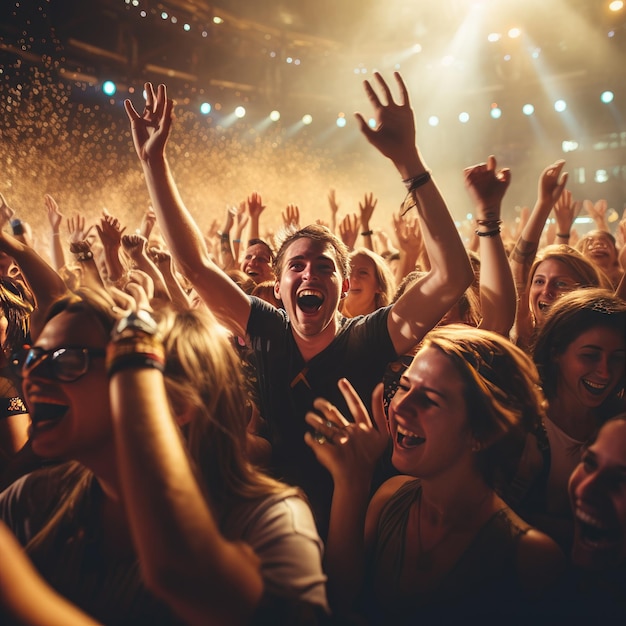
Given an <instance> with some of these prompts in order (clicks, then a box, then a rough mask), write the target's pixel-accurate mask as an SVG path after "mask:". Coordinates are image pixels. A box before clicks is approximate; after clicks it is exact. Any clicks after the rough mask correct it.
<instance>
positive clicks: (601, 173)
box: [593, 170, 609, 183]
mask: <svg viewBox="0 0 626 626" xmlns="http://www.w3.org/2000/svg"><path fill="white" fill-rule="evenodd" d="M593 179H594V180H595V181H596V183H606V182H608V180H609V173H608V172H607V171H606V170H596V174H595V176H594V177H593Z"/></svg>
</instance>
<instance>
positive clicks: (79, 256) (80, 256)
mask: <svg viewBox="0 0 626 626" xmlns="http://www.w3.org/2000/svg"><path fill="white" fill-rule="evenodd" d="M74 256H75V257H76V260H77V261H91V259H93V252H92V251H91V250H81V251H80V252H74Z"/></svg>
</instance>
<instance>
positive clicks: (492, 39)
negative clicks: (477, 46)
mask: <svg viewBox="0 0 626 626" xmlns="http://www.w3.org/2000/svg"><path fill="white" fill-rule="evenodd" d="M500 39H502V35H501V34H500V33H489V34H488V35H487V41H488V42H489V43H496V42H497V41H500Z"/></svg>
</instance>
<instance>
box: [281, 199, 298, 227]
mask: <svg viewBox="0 0 626 626" xmlns="http://www.w3.org/2000/svg"><path fill="white" fill-rule="evenodd" d="M282 216H283V223H284V224H285V227H286V228H290V227H291V228H295V229H298V228H300V209H299V208H298V207H297V205H295V204H288V205H287V207H286V209H285V210H284V211H283V213H282Z"/></svg>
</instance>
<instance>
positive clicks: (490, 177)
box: [464, 155, 511, 222]
mask: <svg viewBox="0 0 626 626" xmlns="http://www.w3.org/2000/svg"><path fill="white" fill-rule="evenodd" d="M464 175H465V188H466V189H467V191H468V193H469V195H470V196H471V198H472V200H473V201H474V206H475V208H476V215H475V219H476V220H477V221H479V222H480V221H487V222H490V221H497V220H499V219H500V211H501V207H502V198H504V194H505V193H506V190H507V189H508V188H509V184H510V183H511V170H509V169H508V168H503V169H500V170H498V169H497V164H496V158H495V157H494V156H493V155H490V156H489V158H488V159H487V162H486V163H479V164H478V165H473V166H472V167H468V168H465V170H464Z"/></svg>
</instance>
